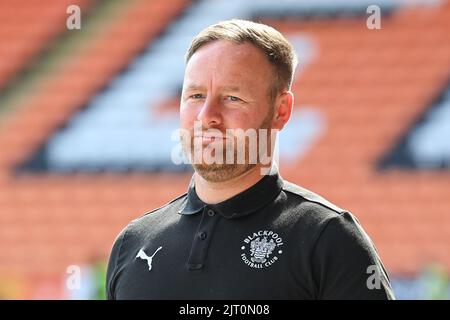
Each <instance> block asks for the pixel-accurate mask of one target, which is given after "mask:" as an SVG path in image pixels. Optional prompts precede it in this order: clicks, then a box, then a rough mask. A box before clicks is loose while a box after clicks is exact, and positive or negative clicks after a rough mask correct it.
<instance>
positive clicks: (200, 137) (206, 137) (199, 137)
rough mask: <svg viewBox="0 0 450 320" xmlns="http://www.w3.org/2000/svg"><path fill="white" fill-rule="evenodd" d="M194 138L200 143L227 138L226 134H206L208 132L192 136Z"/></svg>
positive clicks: (223, 140)
mask: <svg viewBox="0 0 450 320" xmlns="http://www.w3.org/2000/svg"><path fill="white" fill-rule="evenodd" d="M194 139H195V140H197V141H198V140H200V141H201V142H202V144H210V143H213V142H219V141H222V142H225V141H226V140H227V139H228V138H227V137H226V136H222V135H208V134H201V135H196V136H194Z"/></svg>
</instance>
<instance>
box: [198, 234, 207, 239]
mask: <svg viewBox="0 0 450 320" xmlns="http://www.w3.org/2000/svg"><path fill="white" fill-rule="evenodd" d="M198 237H199V238H200V240H205V239H206V232H200V233H199V234H198Z"/></svg>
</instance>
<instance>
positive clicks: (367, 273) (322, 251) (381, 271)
mask: <svg viewBox="0 0 450 320" xmlns="http://www.w3.org/2000/svg"><path fill="white" fill-rule="evenodd" d="M312 268H313V270H312V271H313V275H314V278H315V282H316V284H317V294H318V297H317V298H318V299H339V300H340V299H343V300H344V299H355V300H356V299H367V300H369V299H394V295H393V293H392V289H391V286H390V283H389V277H388V274H387V272H386V270H385V268H384V266H383V263H382V262H381V259H380V257H379V256H378V253H377V250H376V248H375V246H374V244H373V242H372V241H371V239H370V238H369V236H368V235H367V234H366V232H365V231H364V230H363V229H362V227H361V225H360V224H359V222H358V221H357V220H356V218H355V217H354V216H353V215H352V214H350V213H348V212H345V213H342V214H340V215H339V216H335V217H332V218H330V220H329V221H328V222H327V223H326V225H325V226H324V228H323V230H322V232H321V234H320V236H319V238H318V239H317V242H316V244H315V248H314V251H313V257H312Z"/></svg>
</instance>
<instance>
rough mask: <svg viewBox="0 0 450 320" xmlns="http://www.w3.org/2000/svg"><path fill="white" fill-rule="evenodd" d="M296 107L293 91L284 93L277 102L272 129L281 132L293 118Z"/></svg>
mask: <svg viewBox="0 0 450 320" xmlns="http://www.w3.org/2000/svg"><path fill="white" fill-rule="evenodd" d="M293 106H294V94H293V93H292V92H291V91H284V92H283V93H281V94H280V95H278V97H277V98H276V100H275V113H274V118H273V122H272V129H278V130H281V129H283V127H284V126H285V125H286V124H287V123H288V121H289V119H290V118H291V114H292V108H293Z"/></svg>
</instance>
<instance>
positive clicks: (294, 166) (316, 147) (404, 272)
mask: <svg viewBox="0 0 450 320" xmlns="http://www.w3.org/2000/svg"><path fill="white" fill-rule="evenodd" d="M69 5H77V6H79V7H80V8H81V29H80V30H77V29H75V30H69V29H68V28H67V26H66V20H67V19H68V17H69V16H70V13H68V12H67V11H66V10H67V8H68V6H69ZM369 5H378V6H379V8H380V9H381V29H379V30H377V29H375V30H371V29H369V28H368V27H367V25H366V21H367V19H368V17H369V16H370V14H368V13H367V11H366V10H367V7H368V6H369ZM229 18H246V19H252V20H255V21H261V22H265V23H268V24H270V25H272V26H274V27H276V28H278V29H279V30H280V31H282V32H283V33H284V34H286V35H287V36H288V38H289V39H290V40H291V41H292V43H293V44H294V45H295V47H296V49H297V51H298V55H299V60H300V65H299V70H298V72H297V75H296V80H295V84H294V93H295V95H296V106H295V113H294V115H293V118H292V120H291V121H290V123H289V125H288V127H287V128H286V130H285V131H283V132H282V133H281V136H280V169H281V173H282V175H283V176H284V178H286V179H288V180H291V181H293V182H295V183H298V184H300V185H302V186H304V187H306V188H309V189H312V190H314V191H315V192H318V193H320V194H322V195H323V196H325V197H326V198H328V199H330V200H331V201H333V202H335V203H337V204H338V205H339V206H341V207H344V208H346V209H348V210H351V211H352V212H353V213H354V214H356V215H357V217H358V218H359V220H360V221H361V223H362V224H363V226H364V227H365V228H366V230H367V231H368V233H369V234H370V235H371V237H372V238H373V239H374V241H375V243H376V245H377V247H378V250H379V252H380V255H381V257H382V259H383V261H384V262H385V264H386V266H387V268H388V269H389V271H390V275H391V278H392V282H393V286H394V291H395V293H396V295H397V297H398V298H400V299H448V298H449V297H450V287H449V280H448V279H449V272H450V171H449V167H450V81H449V79H450V3H449V1H437V0H436V1H406V0H404V1H400V0H383V1H378V0H371V1H364V0H352V1H350V0H346V1H338V0H320V1H319V0H316V1H308V0H277V1H272V0H252V1H244V0H240V1H237V0H203V1H190V0H132V1H120V0H70V1H69V0H35V1H34V0H33V1H29V0H0V298H2V299H101V298H103V297H104V289H103V286H104V285H103V282H104V274H105V266H106V261H107V257H108V254H109V251H110V248H111V245H112V243H113V241H114V239H115V236H116V235H117V234H118V232H119V231H120V230H121V229H122V228H123V227H124V226H125V225H126V224H127V223H128V222H129V221H130V220H131V219H134V218H136V217H138V216H140V215H141V214H143V213H144V212H146V211H149V210H151V209H153V208H156V207H157V206H160V205H162V204H164V203H166V202H167V201H169V200H170V199H172V198H173V197H175V196H176V195H178V194H180V193H183V192H184V191H185V190H186V187H187V183H188V181H189V178H190V175H191V171H190V169H189V168H188V167H186V166H176V165H174V164H173V162H172V161H171V158H170V156H171V151H172V149H173V148H174V146H175V145H176V142H175V141H172V140H171V133H172V132H173V130H174V129H176V128H177V125H178V114H177V107H178V95H179V93H180V90H181V86H182V77H183V69H184V62H183V55H184V52H185V50H186V48H187V47H188V44H189V41H190V39H191V38H192V36H193V35H195V34H196V33H197V32H198V31H199V30H201V29H202V28H203V27H204V26H206V25H209V24H211V23H214V22H217V21H220V20H224V19H229ZM342 263H345V261H342ZM70 266H75V269H72V268H73V267H70ZM78 267H79V268H80V269H79V271H81V273H79V274H78V273H75V275H77V274H78V275H81V282H80V286H79V287H75V288H74V287H71V286H70V285H69V286H68V283H69V282H70V281H71V280H73V278H72V279H71V276H73V275H74V273H73V270H78V269H76V268H78Z"/></svg>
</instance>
